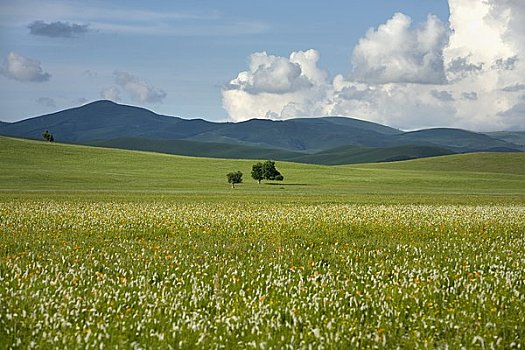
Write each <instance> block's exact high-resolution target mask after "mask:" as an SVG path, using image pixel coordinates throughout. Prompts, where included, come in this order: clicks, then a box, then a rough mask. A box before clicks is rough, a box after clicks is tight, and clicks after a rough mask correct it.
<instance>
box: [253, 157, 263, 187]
mask: <svg viewBox="0 0 525 350" xmlns="http://www.w3.org/2000/svg"><path fill="white" fill-rule="evenodd" d="M252 178H253V179H254V180H257V182H258V183H261V180H264V173H263V163H261V162H258V163H256V164H254V165H253V166H252Z"/></svg>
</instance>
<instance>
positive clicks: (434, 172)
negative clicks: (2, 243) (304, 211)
mask: <svg viewBox="0 0 525 350" xmlns="http://www.w3.org/2000/svg"><path fill="white" fill-rule="evenodd" d="M480 157H481V158H480ZM448 159H450V161H449V160H448ZM0 161H1V163H2V168H1V170H0V190H1V191H2V193H3V194H4V197H6V198H7V194H8V193H11V194H12V193H19V194H20V193H22V192H24V191H25V192H26V193H27V191H30V192H31V191H49V192H53V191H57V192H64V191H73V192H75V191H77V192H83V191H86V192H88V193H89V192H91V193H92V194H91V195H93V193H98V192H99V191H101V192H113V193H121V194H123V193H127V194H128V195H131V196H139V193H140V196H144V195H145V196H150V197H153V198H156V197H158V196H159V193H160V194H162V195H174V196H181V195H189V196H196V195H197V196H208V197H210V198H211V197H213V196H215V197H216V198H218V199H220V198H221V196H224V195H225V194H228V196H236V197H238V198H239V199H241V198H258V199H261V200H264V199H266V198H268V197H269V196H271V197H272V198H281V199H283V200H289V201H299V200H303V199H309V198H310V199H311V198H316V200H323V201H335V200H355V201H380V202H383V201H389V200H393V201H397V200H399V201H404V202H407V201H408V202H414V201H427V202H428V201H437V200H439V201H445V202H447V201H467V202H468V201H469V200H467V199H468V198H471V199H472V200H473V201H474V202H475V201H476V198H477V197H480V196H481V197H483V198H484V199H485V200H486V201H492V200H496V199H497V200H512V201H519V202H525V170H524V166H523V164H525V154H506V153H498V154H481V155H459V156H451V157H442V158H436V159H426V160H415V161H408V162H399V163H388V164H361V165H346V166H332V167H329V166H318V165H305V164H296V163H286V162H278V164H277V166H278V169H279V170H281V172H282V173H283V174H284V176H285V181H284V182H283V183H276V184H274V185H257V183H256V182H255V181H253V180H252V179H251V178H250V175H249V174H250V170H251V165H252V164H253V161H250V160H223V159H205V158H191V157H180V156H171V155H164V154H156V153H146V152H133V151H124V150H114V149H103V148H92V147H84V146H74V145H63V144H56V143H55V144H49V143H44V142H39V141H30V140H20V139H11V138H4V137H0ZM481 162H483V164H484V165H480V164H481ZM469 164H470V165H472V166H470V165H469ZM234 170H241V171H242V172H243V173H244V181H245V183H243V184H242V185H239V186H238V189H237V190H236V191H232V190H231V189H230V188H229V186H228V184H227V183H226V177H225V174H226V173H227V172H229V171H234ZM458 170H459V171H458ZM480 170H482V171H480ZM486 171H489V172H486ZM86 192H83V193H86ZM148 193H149V195H148ZM447 198H448V199H447ZM498 198H499V199H498ZM449 199H450V200H449Z"/></svg>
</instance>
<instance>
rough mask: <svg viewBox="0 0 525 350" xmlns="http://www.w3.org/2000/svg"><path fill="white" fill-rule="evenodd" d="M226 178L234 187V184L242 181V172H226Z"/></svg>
mask: <svg viewBox="0 0 525 350" xmlns="http://www.w3.org/2000/svg"><path fill="white" fill-rule="evenodd" d="M226 178H228V183H230V184H232V188H235V184H240V183H241V182H242V172H240V171H234V172H231V173H228V174H226Z"/></svg>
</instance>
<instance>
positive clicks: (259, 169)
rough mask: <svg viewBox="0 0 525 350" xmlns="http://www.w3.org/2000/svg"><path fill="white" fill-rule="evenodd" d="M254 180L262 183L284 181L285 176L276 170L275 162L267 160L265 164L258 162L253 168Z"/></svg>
mask: <svg viewBox="0 0 525 350" xmlns="http://www.w3.org/2000/svg"><path fill="white" fill-rule="evenodd" d="M252 178H253V179H254V180H257V182H258V183H261V180H274V181H283V180H284V176H283V175H281V173H280V172H279V170H277V169H276V168H275V162H274V161H271V160H267V161H266V162H264V163H261V162H257V163H255V164H254V165H253V166H252Z"/></svg>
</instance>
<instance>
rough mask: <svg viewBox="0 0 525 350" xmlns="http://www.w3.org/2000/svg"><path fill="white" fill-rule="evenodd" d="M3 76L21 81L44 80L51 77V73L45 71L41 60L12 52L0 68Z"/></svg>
mask: <svg viewBox="0 0 525 350" xmlns="http://www.w3.org/2000/svg"><path fill="white" fill-rule="evenodd" d="M0 74H2V75H3V76H5V77H7V78H9V79H13V80H17V81H21V82H44V81H48V80H49V79H50V78H51V74H49V73H46V72H44V70H43V69H42V67H41V65H40V61H37V60H34V59H31V58H29V57H25V56H22V55H20V54H17V53H16V52H10V53H9V54H8V55H7V57H6V58H5V60H4V64H3V65H2V67H1V68H0Z"/></svg>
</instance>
